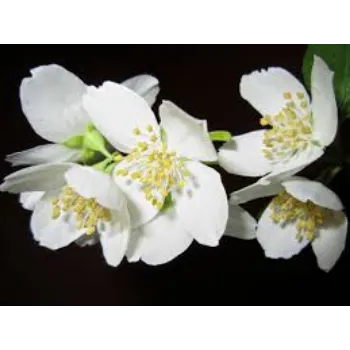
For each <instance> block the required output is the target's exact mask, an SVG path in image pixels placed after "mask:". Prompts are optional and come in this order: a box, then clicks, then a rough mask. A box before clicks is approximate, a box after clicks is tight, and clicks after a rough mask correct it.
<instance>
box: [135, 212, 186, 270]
mask: <svg viewBox="0 0 350 350" xmlns="http://www.w3.org/2000/svg"><path fill="white" fill-rule="evenodd" d="M134 239H136V241H135V242H134V247H133V253H132V255H130V254H129V258H130V261H136V260H138V259H141V260H142V261H144V262H145V263H147V264H149V265H159V264H165V263H167V262H169V261H171V260H173V259H174V258H176V257H177V256H178V255H180V254H181V253H183V252H184V251H185V250H186V249H187V248H188V247H189V246H190V245H191V243H192V241H193V238H192V237H191V235H190V234H188V233H187V232H186V229H185V228H184V227H182V225H181V221H180V218H179V215H178V213H177V212H176V209H175V208H171V209H169V210H167V211H165V212H163V213H159V215H157V216H156V217H155V218H154V219H153V220H151V221H150V222H148V223H147V224H145V225H143V226H141V227H140V228H139V233H138V234H137V235H136V236H135V238H134Z"/></svg>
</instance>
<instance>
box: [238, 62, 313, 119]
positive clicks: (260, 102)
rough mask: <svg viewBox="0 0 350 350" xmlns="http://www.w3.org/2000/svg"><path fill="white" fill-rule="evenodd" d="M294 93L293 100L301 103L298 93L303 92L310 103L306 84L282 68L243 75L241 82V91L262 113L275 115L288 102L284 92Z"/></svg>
mask: <svg viewBox="0 0 350 350" xmlns="http://www.w3.org/2000/svg"><path fill="white" fill-rule="evenodd" d="M286 92H289V93H291V94H292V97H293V101H294V100H295V102H296V103H297V104H300V101H298V100H297V98H296V97H295V96H296V93H297V92H301V93H303V94H304V96H305V98H304V99H305V100H306V101H307V102H308V103H309V96H308V94H307V92H306V91H305V88H304V86H303V85H302V84H301V83H300V82H299V81H298V79H296V78H295V77H294V76H293V75H292V74H290V73H289V72H288V71H286V70H285V69H282V68H269V69H268V70H264V69H262V70H261V71H254V72H253V73H251V74H248V75H243V77H242V79H241V83H240V93H241V95H242V97H243V98H244V99H245V100H247V101H248V102H249V103H250V104H251V105H252V106H253V107H254V108H255V109H256V110H257V111H259V112H260V114H262V115H267V114H269V115H275V114H277V113H279V112H280V111H281V110H282V108H283V107H284V106H285V104H286V102H287V101H286V99H285V98H284V96H283V94H284V93H286Z"/></svg>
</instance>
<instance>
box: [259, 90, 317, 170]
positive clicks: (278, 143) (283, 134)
mask: <svg viewBox="0 0 350 350" xmlns="http://www.w3.org/2000/svg"><path fill="white" fill-rule="evenodd" d="M283 97H284V99H287V100H288V102H286V104H285V106H284V107H283V108H282V110H281V111H280V112H279V113H277V114H275V115H265V116H264V117H263V118H261V119H260V124H261V125H262V126H270V127H271V128H270V129H269V130H266V132H265V133H264V137H263V149H262V152H263V154H264V156H265V158H267V159H268V160H270V161H271V162H272V163H277V162H280V161H284V160H288V159H289V158H291V157H292V156H294V155H295V154H297V153H298V152H299V151H302V150H304V149H305V148H306V147H307V146H308V144H309V143H310V142H311V138H312V114H311V112H310V111H309V110H310V106H309V104H308V102H307V101H306V100H305V99H304V100H302V99H303V98H304V93H302V92H297V93H296V94H292V93H291V92H285V93H284V94H283ZM298 100H299V102H297V101H298ZM300 100H302V101H300Z"/></svg>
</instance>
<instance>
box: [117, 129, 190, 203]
mask: <svg viewBox="0 0 350 350" xmlns="http://www.w3.org/2000/svg"><path fill="white" fill-rule="evenodd" d="M134 134H135V135H137V136H139V137H140V141H139V142H138V143H137V146H136V147H134V148H133V149H132V150H131V153H130V154H129V155H128V156H127V157H126V158H125V160H126V166H125V167H124V168H120V169H118V170H117V175H120V176H127V177H128V178H129V179H130V180H132V181H137V182H139V183H140V184H141V190H142V191H143V193H144V194H145V197H146V199H147V200H148V201H149V202H151V203H152V205H153V206H155V207H156V208H157V209H158V210H160V209H162V207H163V205H164V201H165V198H166V197H167V196H168V195H169V194H170V192H171V191H172V190H178V191H181V190H182V189H183V188H185V186H186V184H187V179H188V177H189V176H190V175H191V174H190V172H189V171H188V170H187V169H186V166H185V163H186V161H187V160H188V159H186V158H180V157H178V156H177V154H176V152H169V151H168V149H167V145H166V144H165V142H164V141H163V142H161V141H160V140H159V139H158V137H157V136H156V135H155V134H154V133H153V128H152V126H151V125H148V126H147V128H146V131H145V132H142V131H141V130H140V129H139V128H136V129H134Z"/></svg>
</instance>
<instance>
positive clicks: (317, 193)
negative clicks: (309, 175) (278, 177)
mask: <svg viewBox="0 0 350 350" xmlns="http://www.w3.org/2000/svg"><path fill="white" fill-rule="evenodd" d="M282 185H283V186H284V187H285V189H286V191H287V192H288V193H289V194H291V195H292V196H293V197H295V198H297V199H299V200H300V201H302V202H306V201H308V200H309V201H311V202H313V203H315V204H317V205H319V206H321V207H325V208H328V209H331V210H336V211H339V210H342V209H343V204H342V202H341V200H340V199H339V197H338V196H337V195H336V194H335V193H334V192H333V191H332V190H330V189H329V188H328V187H326V186H325V185H323V184H321V183H320V182H317V181H311V180H308V179H305V178H298V179H291V180H287V181H284V182H283V183H282Z"/></svg>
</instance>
